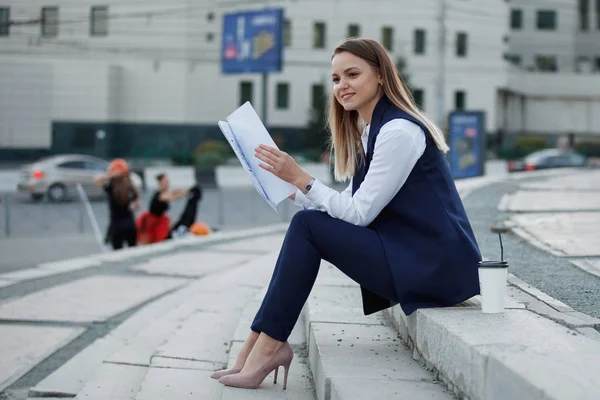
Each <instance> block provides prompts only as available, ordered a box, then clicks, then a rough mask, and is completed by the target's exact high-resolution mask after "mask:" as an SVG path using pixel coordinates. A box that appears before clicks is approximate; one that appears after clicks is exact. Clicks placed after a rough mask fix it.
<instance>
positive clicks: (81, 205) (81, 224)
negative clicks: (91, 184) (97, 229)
mask: <svg viewBox="0 0 600 400" xmlns="http://www.w3.org/2000/svg"><path fill="white" fill-rule="evenodd" d="M84 222H85V204H84V203H83V200H82V199H81V198H80V199H79V233H83V231H84V230H85V226H84Z"/></svg>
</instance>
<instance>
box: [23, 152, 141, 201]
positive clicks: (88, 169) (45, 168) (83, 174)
mask: <svg viewBox="0 0 600 400" xmlns="http://www.w3.org/2000/svg"><path fill="white" fill-rule="evenodd" d="M107 168H108V161H105V160H103V159H101V158H97V157H93V156H88V155H81V154H68V155H57V156H52V157H48V158H43V159H41V160H39V161H37V162H35V163H33V164H28V165H24V166H23V167H22V169H21V173H20V176H19V182H18V183H17V190H18V191H19V192H21V193H29V194H30V196H31V198H32V199H33V200H41V199H43V198H44V196H47V198H48V200H50V201H51V202H61V201H65V200H66V199H67V198H69V197H72V196H74V195H75V194H76V193H77V189H76V186H77V184H80V185H81V186H82V188H83V190H84V191H85V193H86V194H87V195H88V197H99V196H102V195H104V193H103V190H102V188H98V187H97V186H96V184H95V183H94V177H95V176H96V175H98V174H101V173H104V172H106V170H107ZM131 181H132V183H133V186H134V187H135V188H136V189H137V190H138V191H139V190H140V189H141V187H142V178H141V177H140V176H139V175H137V174H135V173H131Z"/></svg>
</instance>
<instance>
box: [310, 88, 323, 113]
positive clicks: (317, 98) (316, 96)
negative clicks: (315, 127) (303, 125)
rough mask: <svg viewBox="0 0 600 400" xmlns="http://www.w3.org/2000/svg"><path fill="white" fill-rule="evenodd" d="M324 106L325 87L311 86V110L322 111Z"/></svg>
mask: <svg viewBox="0 0 600 400" xmlns="http://www.w3.org/2000/svg"><path fill="white" fill-rule="evenodd" d="M324 105H325V86H323V85H321V84H317V85H312V90H311V103H310V107H311V108H312V109H313V110H319V111H322V109H323V106H324Z"/></svg>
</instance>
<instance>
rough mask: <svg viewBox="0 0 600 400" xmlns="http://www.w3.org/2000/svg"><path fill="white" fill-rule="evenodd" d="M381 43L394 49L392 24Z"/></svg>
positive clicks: (390, 49) (382, 31)
mask: <svg viewBox="0 0 600 400" xmlns="http://www.w3.org/2000/svg"><path fill="white" fill-rule="evenodd" d="M598 1H600V0H598ZM381 44H383V47H385V48H386V49H387V51H392V50H394V28H392V27H391V26H384V27H383V28H381Z"/></svg>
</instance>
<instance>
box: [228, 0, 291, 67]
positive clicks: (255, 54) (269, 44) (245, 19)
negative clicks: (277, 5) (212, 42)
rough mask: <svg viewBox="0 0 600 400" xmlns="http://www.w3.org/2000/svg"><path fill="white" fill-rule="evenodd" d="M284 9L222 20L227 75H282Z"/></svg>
mask: <svg viewBox="0 0 600 400" xmlns="http://www.w3.org/2000/svg"><path fill="white" fill-rule="evenodd" d="M282 61H283V9H266V10H258V11H248V12H241V13H234V14H225V16H224V17H223V47H222V49H221V65H222V71H223V73H224V74H237V73H244V72H260V73H265V72H273V71H281V69H282V64H283V62H282Z"/></svg>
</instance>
